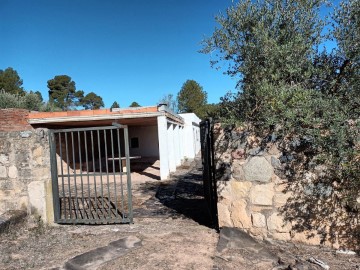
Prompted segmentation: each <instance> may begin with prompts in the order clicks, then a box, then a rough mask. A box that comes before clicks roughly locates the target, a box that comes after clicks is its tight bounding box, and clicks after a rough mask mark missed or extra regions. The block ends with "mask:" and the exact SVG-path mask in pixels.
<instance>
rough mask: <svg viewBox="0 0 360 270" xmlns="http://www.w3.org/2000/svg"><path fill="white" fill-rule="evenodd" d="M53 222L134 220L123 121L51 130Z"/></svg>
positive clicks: (105, 222) (127, 150) (128, 160)
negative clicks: (105, 125)
mask: <svg viewBox="0 0 360 270" xmlns="http://www.w3.org/2000/svg"><path fill="white" fill-rule="evenodd" d="M49 138H50V152H51V153H50V154H51V175H52V190H53V200H54V215H55V222H56V223H73V224H74V223H82V224H108V223H132V221H133V212H132V198H131V176H130V159H129V142H128V128H127V126H123V125H118V124H116V126H115V124H114V126H107V127H91V128H76V129H57V130H50V131H49Z"/></svg>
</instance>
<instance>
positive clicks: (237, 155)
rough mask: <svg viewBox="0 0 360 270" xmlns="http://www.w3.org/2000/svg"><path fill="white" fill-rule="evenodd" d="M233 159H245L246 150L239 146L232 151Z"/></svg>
mask: <svg viewBox="0 0 360 270" xmlns="http://www.w3.org/2000/svg"><path fill="white" fill-rule="evenodd" d="M231 156H232V158H233V159H243V158H244V156H245V150H244V149H242V148H238V149H236V150H234V151H233V152H232V153H231Z"/></svg>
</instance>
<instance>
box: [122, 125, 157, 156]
mask: <svg viewBox="0 0 360 270" xmlns="http://www.w3.org/2000/svg"><path fill="white" fill-rule="evenodd" d="M134 137H137V138H139V148H131V138H134ZM129 149H130V155H131V156H142V157H159V138H158V127H157V126H156V125H154V126H129Z"/></svg>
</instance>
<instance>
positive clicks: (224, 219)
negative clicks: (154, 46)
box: [217, 203, 233, 227]
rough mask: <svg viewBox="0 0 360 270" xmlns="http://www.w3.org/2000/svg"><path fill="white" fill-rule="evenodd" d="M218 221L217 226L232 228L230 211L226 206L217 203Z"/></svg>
mask: <svg viewBox="0 0 360 270" xmlns="http://www.w3.org/2000/svg"><path fill="white" fill-rule="evenodd" d="M217 208H218V219H219V226H220V227H232V226H233V224H232V221H231V217H230V211H229V208H228V205H225V204H222V203H218V204H217Z"/></svg>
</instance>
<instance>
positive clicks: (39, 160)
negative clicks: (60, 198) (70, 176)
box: [0, 109, 52, 221]
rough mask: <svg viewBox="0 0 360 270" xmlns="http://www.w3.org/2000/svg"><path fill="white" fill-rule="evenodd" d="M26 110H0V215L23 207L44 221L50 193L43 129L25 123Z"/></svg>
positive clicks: (47, 154) (47, 212)
mask: <svg viewBox="0 0 360 270" xmlns="http://www.w3.org/2000/svg"><path fill="white" fill-rule="evenodd" d="M27 113H28V111H26V110H14V109H7V110H0V214H2V213H4V212H6V211H9V210H19V209H25V210H27V212H28V213H29V214H37V215H39V216H41V217H42V219H43V220H44V221H48V220H51V215H52V209H50V208H51V207H49V206H51V205H52V201H51V200H52V197H51V194H52V192H51V172H50V151H49V142H48V136H47V130H46V129H33V128H32V127H31V126H30V125H28V124H27V122H26V120H24V119H26V116H27ZM9 119H10V120H11V121H13V122H14V124H13V126H12V128H11V124H10V120H9Z"/></svg>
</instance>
